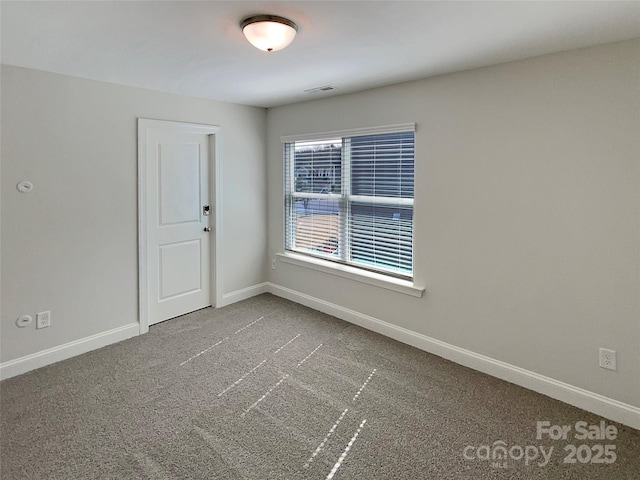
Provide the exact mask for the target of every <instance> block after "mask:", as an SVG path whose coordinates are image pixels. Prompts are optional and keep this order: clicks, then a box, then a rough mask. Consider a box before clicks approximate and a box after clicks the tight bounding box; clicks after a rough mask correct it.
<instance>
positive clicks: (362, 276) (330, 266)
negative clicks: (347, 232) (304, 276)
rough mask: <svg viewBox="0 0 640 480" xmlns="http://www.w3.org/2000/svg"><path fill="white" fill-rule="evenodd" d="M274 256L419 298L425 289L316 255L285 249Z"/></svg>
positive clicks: (319, 270)
mask: <svg viewBox="0 0 640 480" xmlns="http://www.w3.org/2000/svg"><path fill="white" fill-rule="evenodd" d="M276 257H277V258H278V259H280V261H281V262H284V263H289V264H291V265H296V266H299V267H304V268H309V269H311V270H316V271H318V272H322V273H327V274H329V275H336V276H338V277H342V278H347V279H349V280H355V281H356V282H360V283H366V284H368V285H374V286H376V287H380V288H384V289H386V290H391V291H394V292H399V293H403V294H405V295H409V296H411V297H416V298H421V297H422V295H423V294H424V291H425V289H424V288H423V287H416V286H415V284H414V283H413V282H412V281H411V280H403V279H400V278H396V277H392V276H390V275H385V274H383V273H377V272H372V271H369V270H364V269H362V268H358V267H352V266H351V265H344V264H342V263H336V262H332V261H330V260H323V259H321V258H318V257H312V256H308V255H304V254H301V253H295V252H291V251H285V253H276Z"/></svg>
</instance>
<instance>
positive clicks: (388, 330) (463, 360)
mask: <svg viewBox="0 0 640 480" xmlns="http://www.w3.org/2000/svg"><path fill="white" fill-rule="evenodd" d="M268 292H269V293H272V294H274V295H277V296H279V297H283V298H286V299H288V300H291V301H294V302H296V303H300V304H302V305H305V306H307V307H310V308H313V309H314V310H318V311H321V312H323V313H327V314H329V315H333V316H334V317H338V318H340V319H342V320H346V321H347V322H350V323H354V324H356V325H359V326H361V327H364V328H366V329H368V330H372V331H374V332H377V333H380V334H382V335H385V336H387V337H390V338H393V339H394V340H398V341H400V342H402V343H406V344H408V345H411V346H413V347H416V348H419V349H420V350H424V351H426V352H429V353H433V354H434V355H437V356H439V357H442V358H446V359H447V360H451V361H453V362H455V363H458V364H460V365H464V366H465V367H469V368H472V369H474V370H477V371H479V372H482V373H486V374H488V375H491V376H493V377H497V378H500V379H502V380H506V381H508V382H511V383H514V384H516V385H520V386H521V387H524V388H527V389H529V390H533V391H535V392H538V393H541V394H543V395H547V396H549V397H551V398H555V399H556V400H560V401H562V402H565V403H568V404H570V405H573V406H575V407H578V408H582V409H583V410H587V411H589V412H592V413H595V414H597V415H600V416H602V417H605V418H608V419H610V420H613V421H616V422H619V423H622V424H624V425H628V426H630V427H633V428H636V429H639V430H640V408H638V407H635V406H633V405H629V404H626V403H623V402H619V401H617V400H614V399H612V398H609V397H605V396H603V395H600V394H597V393H594V392H591V391H589V390H585V389H582V388H579V387H575V386H573V385H570V384H568V383H564V382H561V381H558V380H555V379H553V378H550V377H546V376H544V375H540V374H537V373H535V372H532V371H529V370H525V369H524V368H520V367H516V366H515V365H511V364H509V363H505V362H502V361H500V360H496V359H493V358H491V357H487V356H485V355H481V354H478V353H475V352H472V351H470V350H466V349H464V348H460V347H456V346H455V345H451V344H449V343H446V342H442V341H440V340H437V339H435V338H431V337H428V336H426V335H422V334H420V333H417V332H414V331H412V330H408V329H406V328H403V327H399V326H397V325H393V324H391V323H388V322H385V321H382V320H379V319H377V318H374V317H371V316H369V315H365V314H362V313H360V312H356V311H354V310H350V309H348V308H344V307H341V306H340V305H336V304H333V303H330V302H326V301H324V300H321V299H318V298H315V297H312V296H310V295H306V294H304V293H300V292H297V291H295V290H292V289H290V288H286V287H282V286H280V285H276V284H273V283H268Z"/></svg>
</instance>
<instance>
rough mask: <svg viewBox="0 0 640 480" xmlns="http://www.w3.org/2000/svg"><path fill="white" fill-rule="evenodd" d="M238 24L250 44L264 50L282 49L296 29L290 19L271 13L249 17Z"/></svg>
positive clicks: (291, 39)
mask: <svg viewBox="0 0 640 480" xmlns="http://www.w3.org/2000/svg"><path fill="white" fill-rule="evenodd" d="M240 26H241V27H242V33H244V36H245V37H247V40H249V42H250V43H251V45H253V46H254V47H256V48H259V49H260V50H264V51H265V52H275V51H276V50H282V49H283V48H284V47H286V46H287V45H289V44H290V43H291V42H292V41H293V38H294V37H295V36H296V32H297V31H298V26H297V25H296V24H295V23H293V22H292V21H291V20H287V19H286V18H282V17H276V16H273V15H258V16H255V17H249V18H246V19H245V20H243V21H242V22H241V23H240Z"/></svg>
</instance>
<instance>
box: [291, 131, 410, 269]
mask: <svg viewBox="0 0 640 480" xmlns="http://www.w3.org/2000/svg"><path fill="white" fill-rule="evenodd" d="M414 130H415V127H414V125H413V124H410V125H398V126H394V127H387V128H381V129H377V130H373V131H371V130H360V131H353V132H347V133H343V134H339V133H338V134H336V133H334V134H323V135H320V136H319V137H320V138H319V139H309V138H308V137H307V138H303V137H285V138H283V141H284V160H285V248H286V250H288V251H293V252H297V253H302V254H306V255H311V256H315V257H320V258H323V259H326V260H330V261H334V262H339V263H343V264H347V265H351V266H355V267H359V268H363V269H367V270H372V271H376V272H380V273H385V274H388V275H393V276H397V277H401V278H412V277H413V167H414Z"/></svg>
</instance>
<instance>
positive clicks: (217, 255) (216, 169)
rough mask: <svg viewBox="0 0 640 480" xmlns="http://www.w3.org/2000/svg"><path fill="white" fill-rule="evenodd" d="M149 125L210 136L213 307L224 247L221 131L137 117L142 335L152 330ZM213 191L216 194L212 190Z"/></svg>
mask: <svg viewBox="0 0 640 480" xmlns="http://www.w3.org/2000/svg"><path fill="white" fill-rule="evenodd" d="M149 128H163V129H166V128H180V129H183V130H187V131H189V132H190V133H196V134H204V135H208V136H209V158H208V161H209V185H210V188H209V195H210V199H209V202H210V203H209V204H210V205H211V210H212V215H213V217H214V229H213V232H212V235H213V238H212V240H213V241H212V242H210V244H211V255H210V258H211V259H213V266H212V267H213V268H211V269H210V271H211V282H210V284H211V294H210V298H211V302H212V306H216V305H220V304H221V303H222V294H221V292H223V289H222V275H220V271H221V267H222V263H221V262H222V248H221V242H220V233H219V232H220V228H221V225H222V213H221V209H220V208H219V207H220V205H222V202H221V199H222V162H221V161H220V132H221V130H222V129H221V127H220V126H218V125H204V124H199V123H184V122H173V121H169V120H153V119H147V118H138V308H139V312H138V316H139V324H140V334H143V333H147V332H148V331H149V309H148V304H147V302H148V295H147V294H148V278H147V267H148V264H147V255H148V252H147V162H146V156H147V151H146V149H147V147H146V144H147V142H146V139H147V129H149ZM212 192H213V195H211V193H212Z"/></svg>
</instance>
